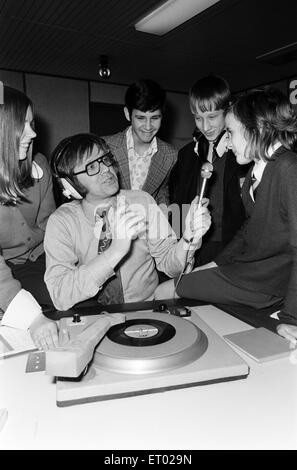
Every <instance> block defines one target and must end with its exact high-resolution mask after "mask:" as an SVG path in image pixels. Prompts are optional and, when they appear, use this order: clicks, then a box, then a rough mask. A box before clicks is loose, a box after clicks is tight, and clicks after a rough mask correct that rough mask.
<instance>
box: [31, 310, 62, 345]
mask: <svg viewBox="0 0 297 470" xmlns="http://www.w3.org/2000/svg"><path fill="white" fill-rule="evenodd" d="M29 332H30V335H31V338H32V340H33V341H34V343H35V346H36V347H37V348H39V349H43V350H44V351H46V350H47V349H49V348H51V347H57V346H58V345H59V340H58V328H57V324H56V322H55V321H52V320H49V319H48V318H46V317H45V316H44V315H43V314H40V315H39V316H38V317H37V318H36V319H35V320H34V321H33V322H32V324H31V326H30V328H29Z"/></svg>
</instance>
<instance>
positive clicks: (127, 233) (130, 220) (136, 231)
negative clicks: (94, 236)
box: [110, 200, 146, 256]
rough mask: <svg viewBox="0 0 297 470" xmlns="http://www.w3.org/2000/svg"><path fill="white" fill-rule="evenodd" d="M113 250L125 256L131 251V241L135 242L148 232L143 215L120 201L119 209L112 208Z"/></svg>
mask: <svg viewBox="0 0 297 470" xmlns="http://www.w3.org/2000/svg"><path fill="white" fill-rule="evenodd" d="M110 211H112V213H111V232H112V244H111V248H113V249H115V250H117V252H118V253H121V255H122V256H124V255H125V254H126V253H127V252H128V251H129V249H130V245H131V240H134V239H135V238H137V237H138V236H139V235H141V234H143V233H144V232H145V230H146V225H145V219H144V216H143V215H142V214H138V213H136V212H134V211H132V210H131V209H129V207H128V208H127V207H126V205H125V203H124V202H122V201H121V200H119V202H118V206H117V209H116V210H115V211H113V209H112V208H111V209H110Z"/></svg>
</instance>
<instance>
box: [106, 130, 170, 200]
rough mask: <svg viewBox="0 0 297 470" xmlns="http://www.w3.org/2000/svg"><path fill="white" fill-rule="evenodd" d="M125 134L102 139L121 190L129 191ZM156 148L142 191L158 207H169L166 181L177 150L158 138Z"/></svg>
mask: <svg viewBox="0 0 297 470" xmlns="http://www.w3.org/2000/svg"><path fill="white" fill-rule="evenodd" d="M126 132H127V129H125V130H124V131H121V132H118V133H117V134H113V135H109V136H104V137H103V139H104V140H105V141H106V143H107V144H108V146H109V147H110V150H111V152H112V154H113V155H114V157H115V159H116V162H117V164H118V172H119V182H120V188H121V189H131V183H130V171H129V161H128V151H127V141H126ZM157 146H158V151H157V152H156V153H155V154H154V155H153V157H152V160H151V164H150V167H149V171H148V174H147V177H146V180H145V182H144V185H143V187H142V191H146V192H147V193H149V194H150V195H151V196H152V197H153V198H154V199H155V201H156V203H157V204H158V205H159V204H161V203H163V204H166V205H169V189H168V180H169V174H170V172H171V170H172V168H173V166H174V164H175V162H176V160H177V150H176V149H175V148H174V147H173V146H172V145H170V144H167V143H166V142H163V140H161V139H159V138H158V137H157Z"/></svg>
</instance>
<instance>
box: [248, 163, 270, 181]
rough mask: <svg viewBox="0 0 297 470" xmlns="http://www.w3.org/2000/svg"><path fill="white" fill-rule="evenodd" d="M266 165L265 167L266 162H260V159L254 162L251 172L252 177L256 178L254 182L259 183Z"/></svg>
mask: <svg viewBox="0 0 297 470" xmlns="http://www.w3.org/2000/svg"><path fill="white" fill-rule="evenodd" d="M266 165H267V162H265V161H264V160H262V158H261V159H260V160H257V161H256V162H255V164H254V167H253V170H252V175H253V176H254V177H255V178H256V180H258V181H261V179H262V175H263V172H264V170H265V167H266Z"/></svg>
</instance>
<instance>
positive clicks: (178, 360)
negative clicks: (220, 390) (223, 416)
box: [57, 311, 249, 407]
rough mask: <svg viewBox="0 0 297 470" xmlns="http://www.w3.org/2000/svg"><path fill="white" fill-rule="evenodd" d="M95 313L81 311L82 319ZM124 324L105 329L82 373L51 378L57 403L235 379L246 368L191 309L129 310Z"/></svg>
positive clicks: (144, 392)
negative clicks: (180, 312)
mask: <svg viewBox="0 0 297 470" xmlns="http://www.w3.org/2000/svg"><path fill="white" fill-rule="evenodd" d="M97 318H98V317H97V316H90V317H82V320H83V324H84V325H85V324H86V323H88V322H94V321H95V320H96V319H97ZM62 321H63V322H67V321H69V322H71V319H68V318H67V319H63V320H62ZM124 325H125V326H124V327H122V326H121V327H120V326H118V328H115V327H113V328H111V329H110V330H109V332H108V335H106V336H105V338H104V339H103V340H102V341H101V343H100V344H99V345H98V347H97V349H96V352H95V355H94V360H93V362H92V364H91V365H90V367H89V370H88V372H87V374H86V375H85V376H83V377H82V378H81V377H80V378H79V380H77V379H64V378H57V405H58V406H60V407H62V406H70V405H76V404H80V403H87V402H94V401H101V400H110V399H115V398H124V397H130V396H135V395H143V394H150V393H158V392H164V391H167V390H173V389H179V388H185V387H193V386H198V385H206V384H211V383H217V382H222V381H230V380H238V379H243V378H246V377H247V376H248V374H249V367H248V365H247V364H246V363H245V362H244V361H243V360H242V359H241V357H240V356H239V355H237V354H236V353H235V352H234V351H233V349H231V347H229V346H228V345H227V344H226V343H225V341H224V340H223V339H221V338H220V337H219V336H218V335H217V334H216V333H215V332H214V331H213V330H212V329H211V328H210V327H209V326H208V325H207V324H206V323H204V322H203V321H202V320H201V318H200V317H199V316H198V315H197V314H195V313H193V314H192V316H191V317H190V318H189V319H184V318H180V317H176V316H173V315H168V314H164V313H156V312H152V311H144V312H143V311H141V312H131V313H128V314H127V322H126V323H125V324H124ZM64 326H65V324H64ZM66 326H67V325H66ZM114 328H115V329H114ZM120 328H122V330H121V329H120ZM78 332H79V331H78ZM71 334H73V330H72V331H71ZM74 334H75V333H74ZM167 337H168V338H169V339H167ZM122 343H124V344H122Z"/></svg>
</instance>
